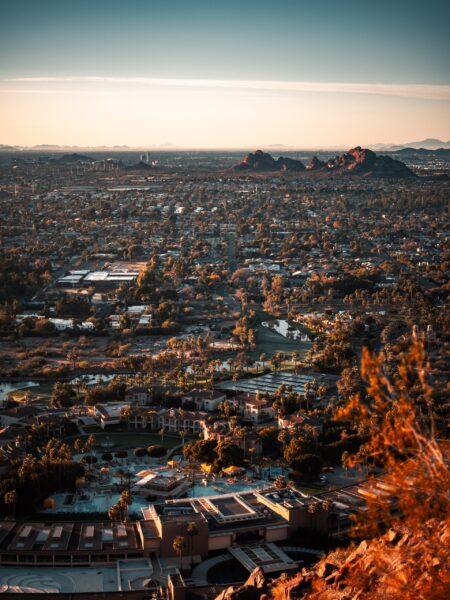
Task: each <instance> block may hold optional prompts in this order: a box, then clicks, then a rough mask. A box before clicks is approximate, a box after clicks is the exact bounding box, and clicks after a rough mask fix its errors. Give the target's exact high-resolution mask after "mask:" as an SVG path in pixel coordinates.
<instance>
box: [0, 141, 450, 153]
mask: <svg viewBox="0 0 450 600" xmlns="http://www.w3.org/2000/svg"><path fill="white" fill-rule="evenodd" d="M369 147H370V149H371V150H374V151H383V152H398V151H399V150H403V149H404V148H409V149H415V150H417V149H422V148H423V149H425V150H429V151H433V150H438V149H441V148H444V149H447V150H448V149H450V141H447V142H445V141H442V140H439V139H436V138H427V139H425V140H421V141H418V142H408V143H406V144H371V145H370V146H369ZM217 149H218V150H220V148H217ZM237 149H238V148H234V149H230V151H231V150H234V151H235V150H237ZM262 149H263V150H267V151H272V152H277V151H280V152H283V151H284V152H293V151H298V150H304V151H308V152H311V151H314V150H315V151H316V152H318V151H319V147H316V148H315V149H314V147H311V146H310V147H303V148H302V147H300V146H287V145H285V144H278V143H275V144H267V145H265V146H262ZM340 149H343V148H342V146H339V145H337V144H336V145H334V146H328V147H322V148H320V150H322V151H327V150H329V151H331V150H334V151H339V150H340ZM14 150H19V151H20V150H23V151H30V152H33V151H41V152H64V151H72V152H74V151H75V152H79V151H92V152H99V151H105V150H109V151H111V152H120V151H122V152H127V151H146V150H195V148H182V147H181V146H178V145H176V144H172V143H170V142H168V143H164V144H149V145H147V146H126V145H122V146H120V145H116V146H64V145H58V144H38V145H36V146H20V145H16V146H14V145H8V144H0V152H1V151H4V152H6V151H14ZM199 150H201V148H200V149H199ZM205 151H206V150H205Z"/></svg>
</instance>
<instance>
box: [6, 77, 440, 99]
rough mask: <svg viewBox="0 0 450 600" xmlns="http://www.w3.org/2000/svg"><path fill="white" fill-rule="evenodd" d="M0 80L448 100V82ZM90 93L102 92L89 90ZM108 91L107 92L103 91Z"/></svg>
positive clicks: (121, 79)
mask: <svg viewBox="0 0 450 600" xmlns="http://www.w3.org/2000/svg"><path fill="white" fill-rule="evenodd" d="M3 81H8V82H15V83H78V84H80V83H84V84H86V83H87V84H91V83H95V84H127V85H130V84H136V85H139V86H143V87H145V86H147V87H182V88H212V89H228V90H234V89H236V90H255V91H272V92H274V91H278V92H314V93H323V94H330V93H331V94H370V95H374V94H375V95H382V96H400V97H406V98H422V99H427V100H450V85H428V84H384V83H342V82H312V81H264V80H234V79H163V78H155V77H104V76H85V77H16V78H14V79H4V80H3ZM2 91H3V92H14V93H33V92H34V93H49V94H51V93H89V90H88V89H87V90H86V91H82V90H73V92H72V91H71V90H70V89H67V90H52V89H51V88H49V89H36V90H30V89H26V90H21V89H20V88H19V89H14V90H2ZM91 93H102V92H101V91H97V90H96V91H91ZM106 93H111V92H106Z"/></svg>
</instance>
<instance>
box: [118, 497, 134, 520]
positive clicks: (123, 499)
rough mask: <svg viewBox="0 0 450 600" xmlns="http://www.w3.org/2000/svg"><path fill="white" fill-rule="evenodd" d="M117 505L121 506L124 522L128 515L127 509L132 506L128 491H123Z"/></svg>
mask: <svg viewBox="0 0 450 600" xmlns="http://www.w3.org/2000/svg"><path fill="white" fill-rule="evenodd" d="M119 503H120V504H122V505H123V509H124V515H125V520H126V519H127V515H128V508H129V507H130V506H131V505H132V504H133V498H132V496H131V493H130V491H129V490H124V491H123V492H122V493H121V495H120V499H119Z"/></svg>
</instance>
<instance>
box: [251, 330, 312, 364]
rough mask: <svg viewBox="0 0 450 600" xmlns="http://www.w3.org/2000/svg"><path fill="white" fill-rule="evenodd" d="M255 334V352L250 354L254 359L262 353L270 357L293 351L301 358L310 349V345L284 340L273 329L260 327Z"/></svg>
mask: <svg viewBox="0 0 450 600" xmlns="http://www.w3.org/2000/svg"><path fill="white" fill-rule="evenodd" d="M255 334H256V350H255V351H254V352H252V353H251V355H252V356H253V355H254V356H255V358H259V356H260V355H261V354H262V353H263V352H264V353H265V354H267V356H268V357H270V356H272V355H273V354H275V352H294V350H295V351H296V352H298V353H299V357H300V358H301V357H302V356H303V355H304V354H305V353H306V352H307V351H308V350H309V348H310V344H305V343H304V342H301V341H298V340H291V339H289V338H285V337H284V336H282V335H281V334H280V333H278V332H276V331H274V330H273V329H269V328H268V327H263V326H262V325H258V326H257V327H256V329H255Z"/></svg>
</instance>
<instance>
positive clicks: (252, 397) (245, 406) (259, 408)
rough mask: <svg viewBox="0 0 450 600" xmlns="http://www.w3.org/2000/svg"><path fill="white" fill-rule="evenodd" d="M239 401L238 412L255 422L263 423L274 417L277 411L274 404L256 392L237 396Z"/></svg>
mask: <svg viewBox="0 0 450 600" xmlns="http://www.w3.org/2000/svg"><path fill="white" fill-rule="evenodd" d="M236 400H238V402H239V409H238V412H239V414H241V415H242V416H243V417H245V418H246V419H249V420H250V421H252V422H253V423H261V422H263V421H267V420H269V419H273V417H274V416H275V411H274V409H273V408H272V404H271V403H270V402H269V401H268V400H267V399H265V398H259V397H258V396H257V395H256V394H242V395H240V396H237V397H236Z"/></svg>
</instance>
